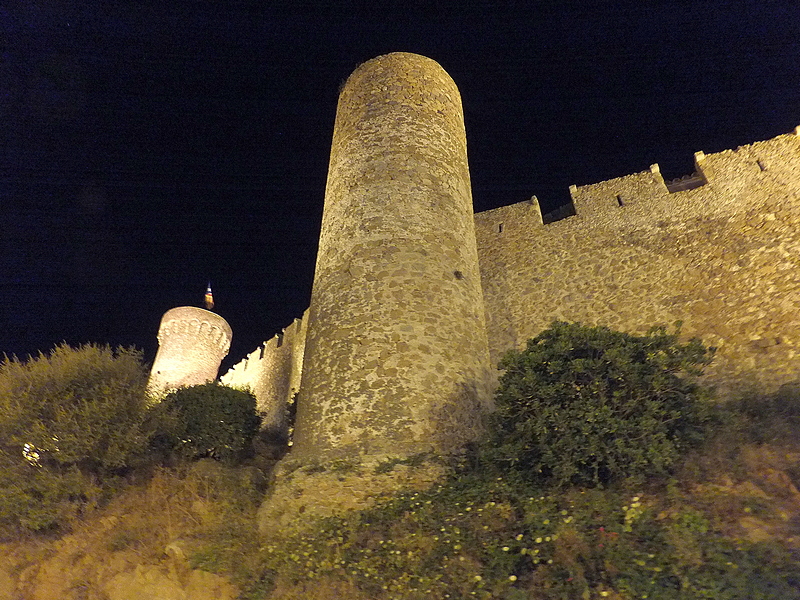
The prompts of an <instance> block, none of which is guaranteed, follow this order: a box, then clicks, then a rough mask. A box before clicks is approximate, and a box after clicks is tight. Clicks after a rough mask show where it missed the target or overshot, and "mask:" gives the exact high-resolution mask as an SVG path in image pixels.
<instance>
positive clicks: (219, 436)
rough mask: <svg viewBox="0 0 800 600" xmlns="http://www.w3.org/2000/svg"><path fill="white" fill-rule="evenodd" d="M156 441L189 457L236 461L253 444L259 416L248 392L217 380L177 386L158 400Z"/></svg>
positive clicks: (259, 421)
mask: <svg viewBox="0 0 800 600" xmlns="http://www.w3.org/2000/svg"><path fill="white" fill-rule="evenodd" d="M160 412H161V413H162V415H164V416H163V417H162V419H161V422H162V423H168V425H167V426H166V427H164V428H163V430H162V431H161V432H160V434H159V435H158V436H157V439H156V442H157V443H158V444H160V445H161V446H162V448H166V449H167V450H169V451H172V452H175V453H177V454H178V455H179V456H182V457H183V458H188V459H195V458H203V457H209V456H211V457H214V458H217V459H220V460H225V461H235V460H236V459H238V458H240V457H241V456H242V455H243V454H244V453H246V451H248V450H249V449H250V448H251V447H252V441H253V437H255V435H256V433H258V429H259V426H260V425H261V418H260V417H259V416H258V413H257V412H256V399H255V397H254V396H253V395H252V394H251V393H249V392H244V391H241V390H236V389H233V388H230V387H226V386H223V385H219V384H216V383H205V384H202V385H195V386H191V387H185V388H180V389H178V390H175V391H174V392H172V393H170V394H168V395H167V396H166V398H164V400H163V401H162V402H161V406H160Z"/></svg>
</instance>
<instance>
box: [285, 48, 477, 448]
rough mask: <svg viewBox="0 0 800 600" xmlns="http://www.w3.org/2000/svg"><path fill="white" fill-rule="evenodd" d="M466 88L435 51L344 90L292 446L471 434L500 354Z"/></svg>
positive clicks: (367, 68)
mask: <svg viewBox="0 0 800 600" xmlns="http://www.w3.org/2000/svg"><path fill="white" fill-rule="evenodd" d="M472 213H473V210H472V195H471V188H470V180H469V169H468V167H467V153H466V136H465V133H464V120H463V113H462V109H461V98H460V95H459V92H458V89H457V88H456V86H455V84H454V83H453V81H452V79H450V77H449V76H448V75H447V73H445V72H444V70H443V69H442V68H441V67H440V66H439V65H438V64H437V63H436V62H434V61H432V60H430V59H428V58H424V57H422V56H418V55H414V54H405V53H395V54H388V55H385V56H381V57H378V58H376V59H373V60H371V61H368V62H366V63H364V64H363V65H361V66H360V67H359V68H358V69H357V70H356V71H355V72H354V73H353V74H352V75H351V76H350V78H349V79H348V80H347V83H346V84H345V86H344V89H343V90H342V93H341V95H340V97H339V105H338V109H337V115H336V124H335V126H334V134H333V144H332V149H331V159H330V166H329V171H328V183H327V188H326V193H325V208H324V213H323V218H322V232H321V237H320V244H319V252H318V255H317V266H316V272H315V276H314V286H313V291H312V294H311V307H310V311H309V325H308V335H307V340H306V350H305V365H304V369H303V379H302V383H301V385H300V394H299V400H298V402H299V404H298V413H297V424H296V427H295V435H294V440H295V445H294V449H293V453H294V454H295V455H306V456H309V457H311V456H330V455H336V454H380V453H384V452H405V453H413V452H419V451H423V450H427V449H431V448H437V449H440V448H446V447H448V446H451V445H452V443H453V440H460V441H462V442H463V441H464V440H466V439H469V438H470V437H472V436H474V430H475V427H476V423H477V421H476V418H477V417H478V416H479V415H480V413H481V409H482V408H484V407H485V406H486V405H487V404H488V402H489V391H488V378H489V373H490V369H489V362H488V349H487V341H486V325H485V319H484V313H483V297H482V294H481V286H480V274H479V270H478V257H477V251H476V247H475V233H474V222H473V217H472Z"/></svg>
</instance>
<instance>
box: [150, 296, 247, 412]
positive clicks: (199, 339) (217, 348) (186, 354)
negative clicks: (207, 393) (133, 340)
mask: <svg viewBox="0 0 800 600" xmlns="http://www.w3.org/2000/svg"><path fill="white" fill-rule="evenodd" d="M232 337H233V333H232V331H231V327H230V325H228V322H227V321H226V320H225V319H223V318H222V317H221V316H219V315H218V314H216V313H213V312H211V311H208V310H204V309H202V308H197V307H195V306H179V307H177V308H173V309H170V310H168V311H167V312H166V313H164V316H163V317H162V318H161V324H160V326H159V328H158V352H157V353H156V358H155V360H154V361H153V367H152V369H151V371H150V379H149V381H148V389H149V390H150V393H151V394H153V395H155V396H160V395H163V394H164V393H165V392H167V391H168V390H170V389H174V388H178V387H181V386H187V385H197V384H201V383H205V382H206V381H213V380H215V379H216V378H217V371H218V370H219V365H220V363H221V362H222V359H223V358H225V356H226V355H227V354H228V350H229V349H230V345H231V339H232Z"/></svg>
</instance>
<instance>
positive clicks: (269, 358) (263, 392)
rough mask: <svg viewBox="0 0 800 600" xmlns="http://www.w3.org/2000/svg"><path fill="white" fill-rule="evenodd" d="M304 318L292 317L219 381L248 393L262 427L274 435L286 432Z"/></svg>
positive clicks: (299, 373)
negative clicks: (292, 321) (290, 322)
mask: <svg viewBox="0 0 800 600" xmlns="http://www.w3.org/2000/svg"><path fill="white" fill-rule="evenodd" d="M307 324H308V319H307V318H305V317H304V318H303V319H295V321H294V323H292V324H291V325H289V326H288V327H287V328H285V329H284V330H283V332H282V333H281V334H279V335H276V336H275V337H273V338H272V339H270V340H267V341H266V342H264V343H263V344H262V345H261V346H260V347H259V348H256V349H255V350H254V351H253V352H251V353H250V354H249V355H248V356H247V357H246V358H245V359H244V360H242V361H240V362H238V363H237V364H235V365H234V366H233V367H231V368H230V369H229V370H228V372H227V373H225V375H223V376H222V377H221V378H220V382H221V383H223V384H225V385H228V386H231V387H234V388H238V389H246V390H249V391H250V392H252V394H253V395H254V396H255V398H256V402H257V409H258V411H259V413H261V416H262V421H261V423H262V429H264V430H265V431H267V432H269V433H272V434H274V435H276V436H278V437H285V436H286V435H287V433H288V427H289V423H288V421H287V412H288V411H287V407H288V405H289V402H290V401H291V400H292V397H293V396H294V395H295V394H296V393H297V392H298V391H299V389H300V381H301V377H302V369H303V352H304V351H305V345H306V330H307Z"/></svg>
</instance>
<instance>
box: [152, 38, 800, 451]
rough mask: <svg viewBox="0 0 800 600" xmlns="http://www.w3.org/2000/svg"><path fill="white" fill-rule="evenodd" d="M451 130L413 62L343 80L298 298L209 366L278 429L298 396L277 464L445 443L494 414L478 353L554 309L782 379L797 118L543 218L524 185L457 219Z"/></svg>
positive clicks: (446, 111) (795, 359) (796, 193)
mask: <svg viewBox="0 0 800 600" xmlns="http://www.w3.org/2000/svg"><path fill="white" fill-rule="evenodd" d="M465 140H466V138H465V134H464V128H463V116H462V109H461V103H460V97H459V93H458V90H457V88H456V86H455V84H454V83H453V81H452V80H451V79H450V78H449V76H448V75H447V74H446V73H445V72H444V71H443V70H442V69H441V67H439V65H438V64H436V63H435V62H433V61H431V60H429V59H426V58H424V57H420V56H417V55H413V54H405V53H396V54H390V55H386V56H382V57H378V58H376V59H374V60H372V61H369V62H367V63H365V64H364V65H362V66H361V67H359V68H358V69H357V70H356V71H355V72H354V73H353V75H351V77H350V78H349V79H348V81H347V83H346V85H345V86H344V89H343V90H342V94H341V96H340V99H339V106H338V111H337V117H336V125H335V130H334V139H333V146H332V151H331V161H330V169H329V175H328V184H327V190H326V197H325V210H324V216H323V224H322V232H321V239H320V249H319V255H318V259H317V267H316V273H315V278H314V289H313V292H312V297H311V306H310V308H309V310H308V312H307V313H306V315H305V316H304V317H303V319H302V320H298V321H295V323H294V324H292V325H290V326H289V327H287V329H286V330H285V331H284V333H283V334H282V336H278V337H276V338H274V339H273V340H272V341H270V342H267V343H266V344H265V345H264V346H263V347H261V348H259V349H257V350H256V351H255V352H254V353H252V354H251V355H250V356H248V357H247V358H246V359H245V360H244V361H243V362H242V363H240V364H239V365H237V366H235V367H234V368H233V370H232V371H231V372H229V374H228V375H226V376H225V377H223V381H224V382H226V383H230V384H231V385H236V386H239V387H249V388H251V389H253V390H254V391H255V393H256V396H257V397H258V399H259V407H260V408H261V410H262V412H263V413H264V414H265V415H266V416H267V426H268V427H273V428H276V429H277V430H281V429H282V428H283V429H285V427H286V423H285V421H283V420H282V419H283V415H285V406H286V403H287V401H288V400H289V399H290V398H291V397H292V396H293V395H294V394H295V393H296V392H298V391H299V400H298V402H299V407H298V420H297V430H296V432H295V448H294V449H293V450H292V452H291V454H290V457H291V458H292V460H299V461H300V462H313V461H318V460H327V459H329V458H336V457H338V456H340V455H344V456H353V455H356V456H358V455H371V456H376V455H379V454H383V455H386V454H397V455H403V454H410V453H414V452H420V451H423V450H427V449H434V450H436V449H439V450H441V449H447V448H452V447H455V446H457V445H458V444H459V443H461V442H463V441H464V440H466V439H469V437H470V435H472V434H473V433H474V425H475V422H476V419H477V416H478V415H479V413H481V412H482V411H484V410H487V409H488V408H489V407H490V402H489V393H488V391H487V387H490V384H489V383H487V382H488V381H489V378H490V377H491V376H492V373H490V369H489V365H496V364H497V362H498V360H499V359H500V357H501V356H502V355H503V353H504V352H506V351H507V350H509V349H511V348H520V347H523V346H524V344H525V342H526V340H527V339H529V338H531V337H533V336H535V335H536V334H537V333H538V332H539V331H541V330H542V329H543V328H545V327H547V326H548V325H549V324H550V323H551V322H552V321H553V320H556V319H562V320H569V321H580V322H582V323H585V324H597V325H607V326H609V327H613V328H616V329H620V330H624V331H629V332H644V331H646V330H647V329H648V328H650V327H651V326H653V325H656V324H664V325H668V326H670V325H672V324H673V323H675V322H676V321H682V322H683V327H682V333H683V335H685V336H687V337H688V336H699V337H701V338H702V339H703V340H704V341H705V342H706V343H707V344H709V345H712V346H715V347H717V348H718V352H717V355H716V357H715V360H714V363H713V364H712V366H711V367H710V369H709V370H708V379H709V381H711V382H712V383H714V384H715V385H716V386H717V387H718V388H719V390H720V392H721V393H722V394H723V396H725V395H728V396H730V395H736V394H741V393H744V392H746V391H749V390H751V389H756V390H757V391H759V392H762V393H769V392H772V391H775V390H777V389H778V388H779V387H781V386H782V385H785V384H794V383H797V382H798V379H800V377H798V373H800V316H798V315H800V228H798V223H800V129H798V130H795V131H794V132H793V133H790V134H786V135H781V136H778V137H776V138H773V139H770V140H766V141H763V142H756V143H753V144H750V145H748V146H744V147H741V148H737V149H736V150H725V151H723V152H719V153H715V154H708V155H705V154H704V153H702V152H698V153H696V155H695V160H696V173H695V174H693V176H691V177H690V178H685V179H684V180H681V181H680V182H677V183H673V182H666V183H665V181H664V180H663V178H662V177H661V174H660V172H659V169H658V165H653V166H651V167H650V168H649V169H648V170H645V171H643V172H641V173H635V174H633V175H626V176H624V177H619V178H617V179H612V180H609V181H604V182H601V183H597V184H592V185H586V186H573V187H572V188H571V189H570V192H571V196H572V206H571V207H568V210H564V211H562V214H563V215H567V214H571V215H572V216H567V217H566V218H562V219H560V220H557V221H554V222H550V223H547V224H545V223H546V221H547V220H549V219H547V218H546V219H544V220H543V218H542V214H541V211H540V208H539V205H538V202H537V201H536V199H535V197H534V198H532V199H531V200H530V201H527V202H522V203H519V204H512V205H509V206H505V207H502V208H498V209H495V210H490V211H486V212H482V213H479V214H476V215H473V214H472V203H471V195H470V183H469V171H468V168H467V158H466V141H465ZM177 310H184V309H177ZM167 314H169V313H167ZM165 319H166V315H165ZM162 328H163V325H162ZM159 339H160V340H161V334H160V337H159ZM165 340H166V338H165ZM165 343H167V342H162V344H165ZM168 343H169V344H171V345H170V348H171V350H170V355H171V356H173V357H175V359H176V360H177V355H178V354H180V353H181V352H185V353H187V354H189V353H191V352H193V350H190V349H189V348H188V347H184V346H178V345H175V344H172V341H171V340H170V341H169V342H168ZM203 348H204V349H207V351H208V352H210V353H211V354H212V355H213V357H214V358H213V360H217V358H216V357H217V355H218V353H219V350H218V349H217V346H215V345H214V344H210V345H207V346H204V347H203ZM487 348H488V350H487ZM204 351H206V350H204ZM160 356H161V349H160V350H159V357H160ZM161 360H162V359H160V358H157V360H156V365H157V367H158V368H161V367H160V366H159V365H160V364H161V362H160V361H161ZM193 360H195V363H196V364H198V365H199V364H200V363H199V362H198V361H197V360H196V359H193ZM212 362H213V361H212ZM216 364H219V362H218V361H217V363H216ZM155 370H156V367H154V373H155ZM209 372H210V371H209ZM204 377H205V375H204Z"/></svg>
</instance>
